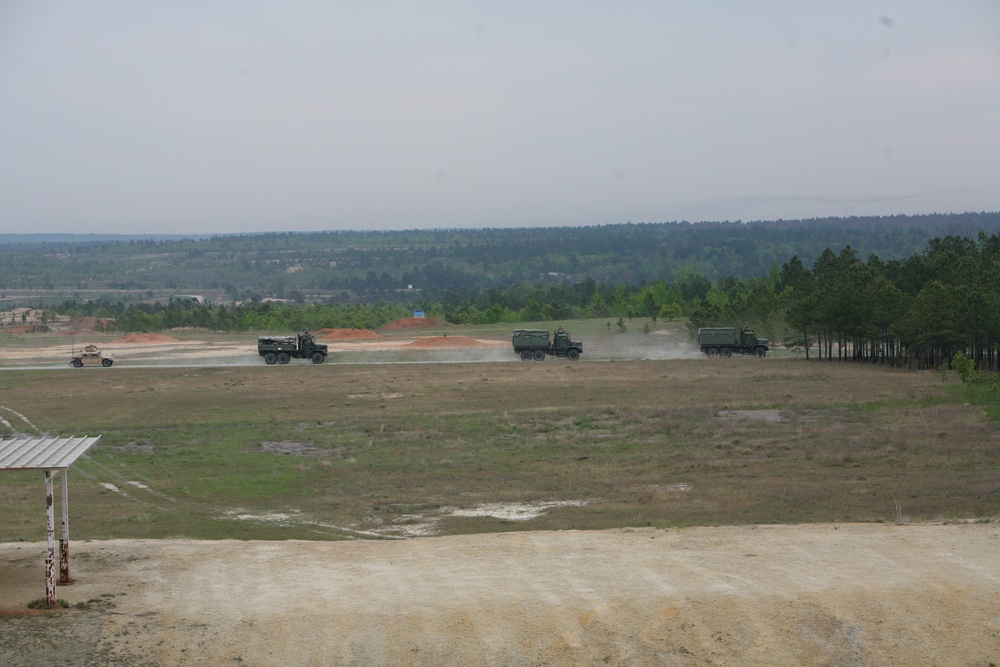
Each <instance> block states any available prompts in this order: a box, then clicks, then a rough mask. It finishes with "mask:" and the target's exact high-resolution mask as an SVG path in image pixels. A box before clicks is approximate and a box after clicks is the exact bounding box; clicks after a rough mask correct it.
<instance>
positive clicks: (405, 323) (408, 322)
mask: <svg viewBox="0 0 1000 667" xmlns="http://www.w3.org/2000/svg"><path fill="white" fill-rule="evenodd" d="M446 326H448V322H446V321H445V320H439V319H438V318H436V317H404V318H402V319H399V320H396V321H395V322H389V324H387V325H385V326H384V327H382V328H383V329H385V330H386V331H395V330H397V329H433V328H435V327H446Z"/></svg>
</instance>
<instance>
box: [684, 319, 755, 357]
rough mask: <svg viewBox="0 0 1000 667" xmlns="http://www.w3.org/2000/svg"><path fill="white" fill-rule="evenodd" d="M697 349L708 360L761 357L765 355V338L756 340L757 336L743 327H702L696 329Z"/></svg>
mask: <svg viewBox="0 0 1000 667" xmlns="http://www.w3.org/2000/svg"><path fill="white" fill-rule="evenodd" d="M698 347H699V348H701V351H702V352H704V353H705V354H706V355H707V356H708V357H710V358H713V359H714V358H716V357H731V356H733V354H752V355H754V356H756V357H763V356H765V355H766V354H767V350H768V346H767V339H766V338H757V334H755V333H754V332H753V330H751V329H750V328H749V327H747V326H744V327H743V328H742V329H739V330H737V329H736V328H735V327H704V328H701V329H698Z"/></svg>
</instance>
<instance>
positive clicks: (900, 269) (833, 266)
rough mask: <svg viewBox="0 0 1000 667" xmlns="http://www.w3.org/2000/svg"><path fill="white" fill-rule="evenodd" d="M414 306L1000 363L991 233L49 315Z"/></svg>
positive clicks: (917, 360)
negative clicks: (478, 284)
mask: <svg viewBox="0 0 1000 667" xmlns="http://www.w3.org/2000/svg"><path fill="white" fill-rule="evenodd" d="M414 310H423V311H424V313H425V315H426V316H428V317H438V318H441V319H444V320H447V321H448V322H451V323H454V324H493V323H501V322H511V323H517V322H533V321H546V320H569V319H574V318H593V317H611V318H618V319H619V323H620V327H621V328H622V330H624V328H625V326H626V325H625V324H623V323H624V322H626V321H627V320H631V319H632V318H648V319H649V320H650V321H652V322H656V321H657V320H674V319H687V321H688V326H689V328H690V331H691V334H692V336H694V335H695V333H696V331H697V329H698V328H699V327H703V326H738V325H739V324H741V323H743V322H750V323H752V324H753V326H754V327H755V329H756V330H757V331H758V333H759V334H762V335H766V336H768V337H770V338H771V339H772V340H778V341H783V342H784V343H785V345H786V346H788V347H790V348H793V349H798V350H801V351H802V353H804V355H805V356H806V357H807V358H821V359H827V360H833V359H838V360H844V361H848V360H849V361H858V362H871V363H885V364H889V365H893V366H907V367H911V368H921V369H923V368H937V367H941V366H950V365H951V364H952V360H953V359H954V358H955V355H956V354H959V353H960V354H961V355H962V357H961V358H963V359H967V360H968V361H969V362H970V363H972V364H973V365H974V367H975V368H976V369H983V370H996V369H997V368H998V365H1000V355H998V351H1000V236H998V235H995V234H993V235H987V234H986V233H983V232H980V233H979V234H978V235H977V237H976V238H975V239H971V238H968V237H961V236H946V237H943V238H936V239H932V240H931V241H930V242H929V243H928V244H927V246H926V247H925V249H924V250H922V251H921V252H919V253H917V254H914V255H912V256H910V257H907V258H905V259H902V260H890V261H883V260H881V259H879V258H878V257H877V256H876V255H870V256H869V257H867V258H866V259H861V258H860V257H859V255H858V252H857V251H856V250H855V249H854V248H853V247H851V246H846V247H844V248H843V249H841V251H840V252H839V253H835V252H833V251H832V250H829V249H827V250H825V251H824V252H823V253H822V254H821V255H820V256H819V258H818V259H817V260H816V261H815V262H813V263H812V266H806V264H805V263H804V262H803V261H802V260H801V259H799V258H798V257H797V256H793V257H792V258H791V259H789V260H788V261H786V262H785V263H784V264H782V265H781V266H780V268H779V267H778V266H777V265H773V266H772V267H771V270H770V271H769V272H768V273H767V274H766V275H764V276H759V277H750V278H740V277H736V276H728V277H726V278H722V279H719V280H715V281H712V280H710V279H709V278H708V277H707V276H705V275H704V274H703V273H700V272H698V271H696V270H694V269H691V268H684V269H678V270H676V271H675V272H674V273H673V275H672V276H671V277H670V279H658V280H655V281H653V282H651V283H648V284H628V283H607V282H598V281H597V280H595V279H593V278H591V277H587V278H585V279H584V280H582V281H580V282H577V283H573V284H564V283H556V284H550V283H546V282H544V281H534V282H532V281H523V282H521V283H518V284H516V285H513V286H511V287H505V286H494V287H490V288H489V289H485V290H475V289H467V288H463V289H458V290H451V291H447V292H445V293H444V294H442V295H440V297H438V298H434V299H430V298H424V299H422V300H417V301H413V302H410V303H406V304H403V303H398V302H394V301H378V302H373V303H353V304H350V303H349V304H343V303H336V302H335V300H331V301H329V302H326V303H313V304H294V303H279V302H272V301H267V300H251V301H249V302H244V303H240V304H236V305H213V304H211V303H199V302H197V301H194V300H190V299H178V300H171V301H170V302H168V303H159V302H154V303H132V304H125V303H123V302H120V301H119V302H111V301H108V300H88V301H85V302H81V301H78V300H67V301H65V302H63V303H62V304H60V305H59V306H57V307H56V308H55V309H54V311H55V312H57V313H59V314H63V315H71V316H72V315H76V316H83V315H89V316H96V317H98V318H107V319H109V320H113V321H114V322H115V325H116V326H117V327H118V328H119V329H121V330H124V331H160V330H165V329H170V328H174V327H198V328H205V329H211V330H219V331H279V330H288V329H301V328H312V329H320V328H324V327H353V328H359V329H377V328H380V327H382V326H384V325H386V324H388V323H389V322H392V321H394V320H396V319H399V318H403V317H410V316H411V315H412V313H413V311H414Z"/></svg>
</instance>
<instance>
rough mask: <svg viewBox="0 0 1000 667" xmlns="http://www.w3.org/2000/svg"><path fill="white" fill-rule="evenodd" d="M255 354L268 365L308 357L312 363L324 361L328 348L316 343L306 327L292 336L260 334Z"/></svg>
mask: <svg viewBox="0 0 1000 667" xmlns="http://www.w3.org/2000/svg"><path fill="white" fill-rule="evenodd" d="M257 354H259V355H260V356H261V357H263V359H264V363H266V364H268V365H270V364H287V363H288V362H289V361H290V360H291V359H310V360H311V361H312V362H313V363H314V364H321V363H323V362H324V361H326V355H327V354H328V348H327V346H326V345H324V344H323V343H317V342H316V339H315V338H314V337H313V335H312V334H311V333H309V330H308V329H307V330H306V331H304V332H302V333H300V334H296V335H294V336H260V337H259V338H258V339H257Z"/></svg>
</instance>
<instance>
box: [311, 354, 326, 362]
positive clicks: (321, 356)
mask: <svg viewBox="0 0 1000 667" xmlns="http://www.w3.org/2000/svg"><path fill="white" fill-rule="evenodd" d="M310 358H311V359H312V362H313V363H314V364H321V363H323V360H324V359H326V355H325V354H323V353H322V352H313V353H312V357H310Z"/></svg>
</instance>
